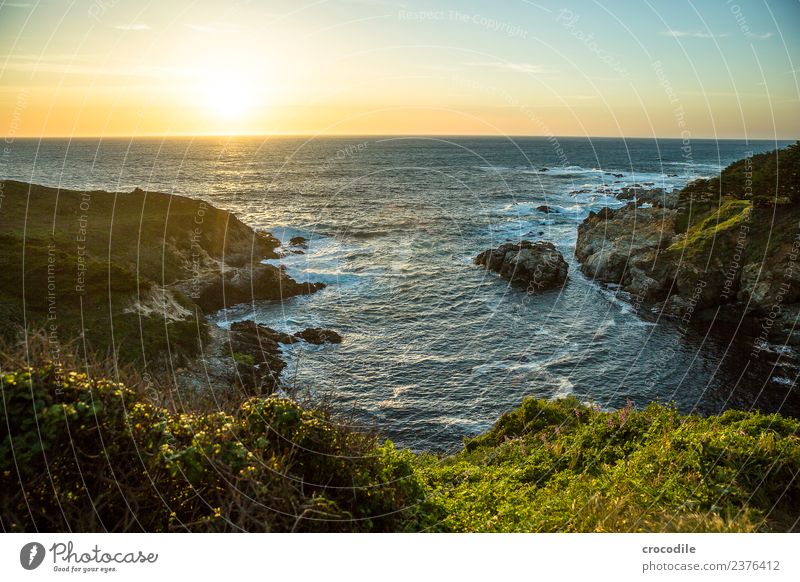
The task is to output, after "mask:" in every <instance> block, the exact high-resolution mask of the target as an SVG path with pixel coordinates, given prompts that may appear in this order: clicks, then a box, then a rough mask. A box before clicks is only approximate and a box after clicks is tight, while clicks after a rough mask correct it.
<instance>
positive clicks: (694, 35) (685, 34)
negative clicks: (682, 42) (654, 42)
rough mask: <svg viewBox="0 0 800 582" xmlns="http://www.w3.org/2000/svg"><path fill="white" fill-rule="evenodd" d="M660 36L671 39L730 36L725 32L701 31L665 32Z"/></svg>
mask: <svg viewBox="0 0 800 582" xmlns="http://www.w3.org/2000/svg"><path fill="white" fill-rule="evenodd" d="M660 34H662V35H663V36H671V37H673V38H724V37H726V36H730V34H728V33H727V32H723V33H720V34H713V33H711V32H703V31H702V30H665V31H664V32H662V33H660Z"/></svg>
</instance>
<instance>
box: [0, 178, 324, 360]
mask: <svg viewBox="0 0 800 582" xmlns="http://www.w3.org/2000/svg"><path fill="white" fill-rule="evenodd" d="M0 192H2V194H3V197H2V205H0V232H1V233H2V234H0V265H2V266H3V271H4V273H3V277H2V278H0V317H2V318H3V319H4V321H5V322H6V325H4V326H3V334H4V335H5V336H6V339H11V337H12V336H14V335H16V334H18V333H19V330H20V329H21V328H22V327H27V328H28V329H30V328H42V329H45V330H47V332H48V334H49V335H50V336H51V345H57V344H58V343H62V344H67V343H69V342H71V341H73V340H74V339H75V338H78V337H80V338H81V340H82V341H81V344H82V347H83V348H84V349H85V352H86V353H92V352H97V353H101V354H109V355H113V356H114V357H119V358H120V359H121V360H122V361H123V362H134V363H153V362H155V361H158V360H164V359H170V360H175V361H178V362H181V361H183V360H186V359H190V358H192V357H193V356H195V355H196V354H197V353H198V350H199V349H200V345H201V342H206V341H208V326H207V323H206V321H205V318H204V315H205V314H209V313H212V312H214V311H216V310H218V309H221V308H222V307H225V306H231V305H234V304H236V303H242V302H247V301H253V300H255V299H284V298H287V297H291V296H293V295H297V294H301V293H310V292H313V291H316V290H317V289H320V288H321V287H322V286H323V285H321V284H313V285H301V284H298V283H297V282H296V281H294V280H293V279H291V278H290V277H288V276H287V275H285V274H284V273H283V272H282V271H281V270H280V269H279V268H277V267H274V266H272V265H264V264H262V263H261V261H262V259H265V258H275V257H276V256H277V255H276V252H275V249H276V247H277V246H278V245H279V244H280V242H279V241H278V240H276V239H275V238H273V237H272V236H271V235H269V234H268V233H263V232H255V231H254V230H253V229H251V228H250V227H248V226H246V225H245V224H243V223H242V222H241V221H240V220H239V219H238V218H237V217H236V216H234V215H233V214H231V213H230V212H227V211H225V210H222V209H218V208H216V207H214V206H213V205H211V204H209V203H207V202H203V201H200V200H193V199H190V198H186V197H183V196H177V195H169V194H162V193H157V192H145V191H143V190H139V189H137V190H135V191H133V192H128V193H109V192H101V191H94V192H79V191H73V190H65V189H55V188H46V187H43V186H36V185H31V184H25V183H22V182H15V181H5V182H0Z"/></svg>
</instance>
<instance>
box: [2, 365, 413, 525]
mask: <svg viewBox="0 0 800 582" xmlns="http://www.w3.org/2000/svg"><path fill="white" fill-rule="evenodd" d="M0 383H1V384H2V386H1V387H2V395H3V399H2V406H1V407H0V418H3V419H4V420H3V428H2V429H0V463H1V464H0V486H1V487H2V491H3V494H2V496H1V497H0V516H1V519H2V524H3V527H4V529H5V530H6V531H67V530H72V531H105V530H109V531H140V530H144V531H167V530H172V531H175V530H192V531H240V530H248V531H290V530H301V531H304V530H313V531H342V530H344V531H362V530H364V531H382V530H392V531H396V530H403V529H406V528H408V527H410V525H409V524H412V523H416V520H417V519H418V518H419V516H420V515H421V508H422V507H424V491H423V488H422V486H421V484H420V482H419V481H418V479H417V477H416V476H415V474H414V472H413V466H412V462H411V461H412V455H411V453H409V452H406V451H398V450H396V449H395V448H394V447H393V446H392V445H391V444H390V443H386V444H383V445H380V444H379V443H377V442H376V441H375V440H374V439H373V438H371V437H368V436H365V435H362V434H359V433H356V432H353V431H351V430H348V429H346V428H341V427H337V426H336V425H334V424H332V423H331V422H330V420H329V419H328V418H327V417H326V416H325V415H324V414H322V413H320V412H314V411H306V410H303V409H301V408H300V407H299V406H298V405H297V404H296V403H294V402H291V401H289V400H285V399H281V398H276V397H270V398H266V399H251V400H247V401H246V402H244V403H243V404H242V405H241V407H240V408H239V410H238V411H237V413H236V414H226V413H223V412H205V413H203V412H194V413H186V414H175V413H170V412H168V411H167V410H165V409H162V408H159V407H156V406H154V405H153V404H150V403H148V402H146V401H145V400H144V398H143V397H141V396H139V395H137V393H136V392H134V391H133V390H131V389H130V388H128V387H125V386H122V385H120V384H115V383H113V382H110V381H107V380H93V379H90V378H88V377H87V376H86V375H83V374H78V373H75V372H68V373H64V372H62V371H61V370H59V369H58V368H56V367H54V366H45V367H42V368H38V369H33V370H28V371H15V372H10V373H6V374H4V375H3V376H2V380H1V382H0Z"/></svg>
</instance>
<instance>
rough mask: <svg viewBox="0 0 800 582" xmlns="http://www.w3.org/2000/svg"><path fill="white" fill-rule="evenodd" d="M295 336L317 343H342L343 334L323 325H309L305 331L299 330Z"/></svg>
mask: <svg viewBox="0 0 800 582" xmlns="http://www.w3.org/2000/svg"><path fill="white" fill-rule="evenodd" d="M294 336H295V337H298V338H300V339H301V340H305V341H307V342H308V343H310V344H316V345H320V344H340V343H342V336H341V335H339V334H338V333H337V332H335V331H333V330H332V329H323V328H321V327H309V328H306V329H304V330H303V331H298V332H297V333H295V334H294Z"/></svg>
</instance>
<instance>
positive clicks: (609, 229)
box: [575, 204, 675, 300]
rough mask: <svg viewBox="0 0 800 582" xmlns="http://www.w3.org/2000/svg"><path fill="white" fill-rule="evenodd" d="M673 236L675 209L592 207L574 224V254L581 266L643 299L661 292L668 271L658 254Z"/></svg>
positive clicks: (663, 288)
mask: <svg viewBox="0 0 800 582" xmlns="http://www.w3.org/2000/svg"><path fill="white" fill-rule="evenodd" d="M674 236H675V212H674V211H671V210H665V209H657V208H638V207H637V206H636V205H635V204H628V205H627V206H624V207H622V208H619V209H617V210H613V209H611V208H604V209H602V210H601V211H600V212H597V213H595V212H590V213H589V216H588V217H587V218H586V219H585V220H584V221H583V223H582V224H581V225H580V226H579V227H578V239H577V242H576V244H575V256H576V257H577V258H578V260H579V261H581V270H582V271H583V272H584V273H585V274H586V275H587V276H588V277H591V278H592V279H593V280H595V281H599V282H602V283H613V284H618V285H620V286H621V287H622V288H623V289H624V290H625V291H628V292H630V293H637V294H640V295H641V294H643V295H644V299H650V300H655V299H658V298H660V297H661V296H663V293H664V292H665V288H666V287H668V283H669V274H668V273H667V272H664V270H663V269H660V268H655V267H656V266H659V265H660V264H659V263H658V261H657V259H658V255H659V253H660V252H662V251H663V250H664V249H665V248H667V247H668V246H669V245H670V244H671V243H672V239H673V237H674Z"/></svg>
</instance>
